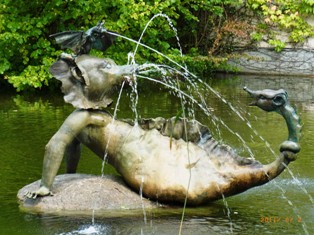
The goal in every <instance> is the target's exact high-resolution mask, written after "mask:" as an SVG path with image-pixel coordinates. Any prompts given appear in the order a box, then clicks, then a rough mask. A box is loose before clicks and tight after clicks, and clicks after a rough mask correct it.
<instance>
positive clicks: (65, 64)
mask: <svg viewBox="0 0 314 235" xmlns="http://www.w3.org/2000/svg"><path fill="white" fill-rule="evenodd" d="M135 70H136V67H135V66H134V65H124V66H118V65H116V64H115V63H114V61H113V60H110V59H102V58H97V57H92V56H89V55H81V56H78V57H76V58H72V57H71V56H70V55H66V54H65V55H63V56H61V59H60V60H58V61H56V62H55V63H54V64H53V65H52V66H51V67H50V70H49V71H50V73H51V74H52V75H53V76H54V77H55V78H56V79H58V80H60V81H61V82H62V92H63V93H64V100H65V101H66V102H67V103H70V104H72V105H73V106H74V107H76V108H82V109H101V108H106V107H107V106H108V105H109V104H111V102H112V100H111V98H110V96H111V94H112V91H114V90H115V89H114V88H115V87H117V85H119V84H121V83H122V81H123V80H125V78H126V77H127V76H131V75H132V74H134V72H135Z"/></svg>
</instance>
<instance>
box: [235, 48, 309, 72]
mask: <svg viewBox="0 0 314 235" xmlns="http://www.w3.org/2000/svg"><path fill="white" fill-rule="evenodd" d="M239 54H240V56H237V58H233V59H230V60H229V64H230V65H233V66H236V67H237V68H238V69H239V72H240V73H248V74H266V75H293V76H314V47H313V48H311V47H300V48H286V49H284V50H283V51H281V52H279V53H278V52H275V51H274V49H272V48H268V47H264V48H261V47H260V48H258V49H256V50H251V51H249V50H246V51H242V52H239Z"/></svg>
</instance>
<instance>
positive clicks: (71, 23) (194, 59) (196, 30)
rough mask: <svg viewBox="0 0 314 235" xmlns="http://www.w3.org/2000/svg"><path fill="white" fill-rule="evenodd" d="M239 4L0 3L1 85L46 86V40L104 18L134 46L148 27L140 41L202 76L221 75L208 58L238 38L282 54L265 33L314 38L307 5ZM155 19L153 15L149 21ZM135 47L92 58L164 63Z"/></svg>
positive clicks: (128, 0)
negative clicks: (253, 20) (253, 22)
mask: <svg viewBox="0 0 314 235" xmlns="http://www.w3.org/2000/svg"><path fill="white" fill-rule="evenodd" d="M245 2H247V4H244V1H242V0H236V1H235V0H211V1H203V0H155V1H148V0H137V1H135V0H115V1H102V0H87V1H86V0H75V1H74V0H50V1H39V0H34V1H27V3H26V2H25V1H24V0H14V1H12V0H2V2H1V3H0V54H1V55H2V57H1V58H0V79H6V81H8V82H9V83H10V84H12V85H13V86H14V87H15V88H16V89H17V90H18V91H19V90H26V89H29V88H36V89H42V88H44V87H46V86H51V85H52V84H53V81H55V80H54V79H52V77H51V75H50V74H49V73H48V68H49V66H50V65H51V64H52V63H53V61H55V60H56V59H57V58H58V56H59V55H60V53H61V52H62V51H61V49H60V46H59V45H56V43H55V42H54V41H53V40H52V39H50V38H49V35H51V34H53V33H57V32H61V31H65V30H86V29H88V28H90V27H92V26H94V25H96V23H97V22H98V21H99V20H104V21H105V26H106V27H107V28H108V29H109V30H112V31H115V32H118V33H119V34H121V35H123V36H125V37H127V38H131V39H133V40H138V39H139V38H140V37H141V33H142V32H143V30H144V28H145V27H147V28H146V30H145V32H144V33H143V37H142V39H141V43H144V44H146V45H148V46H150V47H152V48H154V49H156V50H158V51H160V52H161V53H164V54H166V55H167V56H169V57H171V58H174V59H176V60H178V61H180V62H182V63H186V64H187V65H188V66H191V68H192V70H193V71H201V72H202V73H207V71H208V72H209V71H212V70H214V69H217V68H219V69H221V68H225V69H226V67H224V66H225V63H224V61H225V59H217V58H215V57H213V55H219V54H223V53H226V52H230V51H232V49H233V45H234V42H235V41H236V40H238V41H244V40H247V37H248V35H250V34H251V35H252V38H253V40H255V41H258V40H261V39H262V38H263V35H265V34H267V35H270V38H269V39H270V40H272V41H269V42H270V43H271V44H272V45H274V47H275V48H276V49H277V50H280V49H282V48H283V47H284V44H282V43H280V40H279V39H278V38H276V37H275V36H274V34H269V33H268V32H267V29H268V28H271V27H272V26H274V27H275V26H276V27H278V28H279V29H285V30H287V31H288V32H289V33H290V34H289V35H290V38H291V40H292V41H294V42H302V41H303V40H304V38H306V37H309V36H313V32H314V31H313V29H312V28H311V27H309V25H308V24H307V23H306V22H305V20H304V19H303V16H304V15H309V14H313V11H314V3H313V1H312V0H302V1H301V2H300V4H297V3H295V1H293V0H277V1H267V0H248V1H245ZM271 2H272V3H271ZM274 2H276V3H274ZM297 2H299V1H297ZM274 6H276V8H275V7H274ZM251 11H253V12H254V14H256V15H260V17H261V19H262V24H259V25H258V27H257V28H254V27H251V26H250V22H249V21H248V20H247V18H250V15H249V17H247V16H248V14H247V13H250V12H251ZM161 13H163V14H161ZM156 14H158V16H156V18H155V19H154V20H153V21H152V22H150V19H151V18H152V17H153V16H155V15H156ZM166 16H168V17H169V19H171V22H170V21H169V19H168V18H167V17H166ZM245 17H247V18H245ZM148 22H149V23H148ZM176 29H177V30H176ZM177 34H178V35H177ZM177 36H178V38H180V44H181V48H180V47H179V45H178V41H177ZM136 48H137V44H136V43H134V42H131V41H129V40H127V39H125V38H118V39H117V40H116V43H115V45H113V46H112V47H110V48H109V49H108V50H107V51H106V52H105V53H102V52H99V51H92V53H93V54H96V55H98V56H105V57H110V58H112V59H114V60H115V61H116V62H117V63H118V64H123V63H126V62H127V61H128V53H129V52H136V54H135V59H136V61H137V62H138V63H143V62H148V61H149V62H156V63H167V60H165V58H164V57H162V56H161V55H160V54H156V53H154V52H152V51H150V50H148V49H146V48H144V47H141V46H140V47H138V49H137V50H135V49H136ZM68 52H69V51H68ZM181 53H183V54H184V56H183V57H181ZM219 58H221V57H219Z"/></svg>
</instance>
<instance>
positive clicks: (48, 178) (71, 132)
mask: <svg viewBox="0 0 314 235" xmlns="http://www.w3.org/2000/svg"><path fill="white" fill-rule="evenodd" d="M88 125H97V126H103V125H104V121H103V120H102V119H101V117H100V116H92V115H91V114H90V113H89V111H87V110H76V111H74V112H73V113H72V114H70V116H69V117H68V118H67V119H66V120H65V121H64V123H63V124H62V126H61V127H60V129H59V130H58V132H57V133H56V134H54V136H53V137H52V138H51V139H50V141H49V142H48V144H47V145H46V149H45V156H44V162H43V171H42V179H41V184H40V188H39V189H38V190H37V191H35V192H27V193H26V195H25V196H27V197H29V198H36V197H37V196H47V195H52V193H51V191H50V190H51V186H52V183H53V181H54V178H55V177H56V175H57V173H58V170H59V168H60V165H61V161H62V159H63V156H64V155H65V154H66V153H67V152H69V151H72V152H73V151H74V152H75V155H74V157H75V163H74V164H73V165H70V166H68V169H67V170H68V171H69V170H70V171H71V170H74V171H75V170H76V166H77V163H78V160H79V153H78V152H77V148H78V147H79V146H78V145H79V142H78V140H77V139H76V137H77V135H78V134H79V133H80V132H81V131H82V129H83V128H85V127H86V126H88ZM77 154H78V155H77Z"/></svg>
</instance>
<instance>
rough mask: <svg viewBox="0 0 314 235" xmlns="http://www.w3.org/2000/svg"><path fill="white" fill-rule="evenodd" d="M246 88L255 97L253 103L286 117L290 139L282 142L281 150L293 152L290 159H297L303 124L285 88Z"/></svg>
mask: <svg viewBox="0 0 314 235" xmlns="http://www.w3.org/2000/svg"><path fill="white" fill-rule="evenodd" d="M244 90H245V91H247V92H248V93H249V94H250V96H251V97H252V98H254V101H253V102H252V103H251V105H255V106H257V107H259V108H261V109H263V110H265V111H267V112H272V111H275V112H277V113H279V114H281V115H282V116H283V117H284V119H285V120H286V123H287V127H288V131H289V137H288V140H286V141H284V142H283V143H282V144H281V146H280V151H281V152H285V151H286V152H287V151H288V152H291V153H293V154H292V155H291V156H289V158H290V159H289V160H290V161H292V160H295V157H296V156H295V153H298V152H299V151H300V150H301V148H300V145H299V138H300V136H301V129H302V125H301V121H300V118H299V116H298V115H297V113H296V111H295V109H294V108H293V107H292V106H291V105H290V104H289V101H288V94H287V92H286V91H285V90H283V89H279V90H269V89H265V90H258V91H253V90H250V89H248V88H247V87H244Z"/></svg>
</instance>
